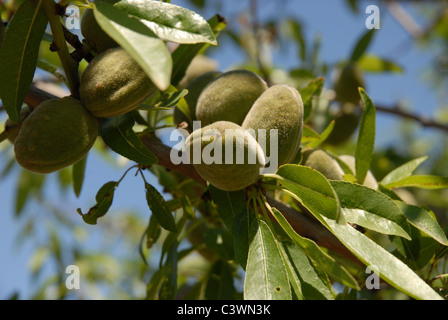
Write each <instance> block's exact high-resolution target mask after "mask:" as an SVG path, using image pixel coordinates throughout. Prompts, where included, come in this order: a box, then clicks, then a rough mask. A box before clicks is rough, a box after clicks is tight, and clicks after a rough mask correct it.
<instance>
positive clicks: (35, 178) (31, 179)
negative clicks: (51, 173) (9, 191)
mask: <svg viewBox="0 0 448 320" xmlns="http://www.w3.org/2000/svg"><path fill="white" fill-rule="evenodd" d="M45 177H46V176H45V175H41V174H36V173H33V172H31V171H28V170H22V171H21V173H20V177H19V179H18V181H17V189H16V201H15V215H16V216H18V215H19V214H20V213H21V212H22V210H23V209H24V208H25V205H26V203H27V201H28V200H29V198H30V196H31V195H32V194H39V192H40V190H41V188H42V185H43V183H44V180H45Z"/></svg>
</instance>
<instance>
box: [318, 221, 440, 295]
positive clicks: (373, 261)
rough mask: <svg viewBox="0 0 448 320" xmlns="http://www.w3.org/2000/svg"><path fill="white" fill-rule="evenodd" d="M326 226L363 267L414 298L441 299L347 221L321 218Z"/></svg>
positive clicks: (396, 259)
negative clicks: (368, 267)
mask: <svg viewBox="0 0 448 320" xmlns="http://www.w3.org/2000/svg"><path fill="white" fill-rule="evenodd" d="M321 219H322V220H321V221H322V222H323V223H324V224H326V226H327V228H328V229H329V230H330V231H331V232H332V233H333V234H334V235H335V236H336V237H337V238H338V239H339V240H340V241H341V242H342V243H343V244H344V245H345V246H346V247H347V248H348V249H349V250H350V251H351V252H352V253H353V254H354V255H355V256H356V257H357V258H358V259H359V260H361V261H362V262H363V263H364V264H365V265H366V266H371V267H372V268H373V267H374V268H375V270H376V271H377V272H378V275H379V276H380V277H381V278H382V279H383V280H385V281H386V282H388V283H389V284H390V285H392V286H393V287H395V288H397V289H398V290H400V291H402V292H404V293H406V294H408V295H409V296H411V297H413V298H415V299H421V300H441V297H440V296H439V295H438V294H437V293H436V292H435V291H434V290H433V289H432V288H431V287H430V286H429V285H428V284H427V283H426V282H425V281H424V280H422V279H421V278H420V277H419V276H418V275H417V274H416V273H414V271H412V270H411V269H410V268H409V267H408V266H407V265H406V264H405V263H403V262H402V261H400V260H399V259H398V258H396V257H395V256H393V255H392V254H391V253H389V252H388V251H387V250H385V249H384V248H383V247H381V246H379V245H378V244H377V243H375V242H374V241H372V240H371V239H369V238H368V237H367V236H365V235H363V234H362V233H360V232H359V231H357V230H355V228H353V227H352V226H350V225H348V224H338V223H336V222H335V221H334V220H331V219H327V218H325V217H323V216H322V217H321Z"/></svg>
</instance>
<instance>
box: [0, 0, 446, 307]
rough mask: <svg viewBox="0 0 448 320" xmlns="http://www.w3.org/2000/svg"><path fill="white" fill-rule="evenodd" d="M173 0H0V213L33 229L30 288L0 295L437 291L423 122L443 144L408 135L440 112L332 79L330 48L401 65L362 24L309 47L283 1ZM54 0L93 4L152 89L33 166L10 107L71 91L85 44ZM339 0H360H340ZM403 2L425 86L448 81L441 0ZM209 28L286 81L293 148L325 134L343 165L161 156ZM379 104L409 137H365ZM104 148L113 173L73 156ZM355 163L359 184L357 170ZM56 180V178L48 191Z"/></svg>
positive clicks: (367, 63)
mask: <svg viewBox="0 0 448 320" xmlns="http://www.w3.org/2000/svg"><path fill="white" fill-rule="evenodd" d="M386 2H387V1H386ZM186 4H188V8H186V7H185V8H183V7H181V6H178V5H176V4H175V2H174V1H173V3H171V2H170V1H146V2H142V1H136V0H121V1H119V2H116V3H115V4H111V3H110V2H107V1H106V2H100V1H98V2H95V3H91V2H88V1H82V0H79V1H65V0H60V1H59V2H54V1H53V0H24V1H23V0H22V1H20V0H11V1H2V2H0V12H1V19H2V22H3V23H1V24H0V28H1V29H0V31H1V33H0V36H1V38H0V40H1V42H0V44H1V48H0V97H1V100H2V108H1V111H0V112H1V116H2V119H4V120H5V122H7V121H9V125H8V130H4V131H2V133H0V137H1V139H0V141H2V142H1V144H0V147H1V159H2V160H1V170H2V171H1V177H2V180H3V181H15V184H14V183H13V184H11V185H8V186H6V185H5V184H4V183H3V182H2V185H3V186H2V188H9V189H14V190H15V191H14V194H15V199H13V201H14V210H15V212H4V213H3V214H9V215H14V218H15V219H16V220H17V221H20V222H21V223H20V226H21V230H20V232H19V233H18V234H17V239H16V240H17V242H18V244H20V245H22V246H24V245H31V246H32V247H33V254H32V256H30V258H29V268H30V275H31V277H32V279H34V282H33V284H34V285H35V287H34V290H33V292H32V293H31V294H30V295H29V296H25V297H24V296H21V293H14V292H12V293H11V298H31V299H78V298H79V299H91V298H104V299H108V298H114V299H116V298H118V299H130V298H138V299H282V300H289V299H298V300H304V299H329V300H331V299H372V300H374V299H403V298H404V299H409V298H414V299H430V300H432V299H446V298H447V297H448V276H447V275H448V266H447V248H448V240H447V232H448V228H447V220H448V219H447V216H446V214H447V209H448V201H447V198H446V197H445V196H444V195H445V194H446V192H445V190H446V188H447V187H448V171H447V169H446V165H445V164H446V161H447V160H448V152H447V148H446V138H445V137H442V138H440V139H439V140H437V139H434V138H433V139H430V141H429V143H430V144H431V145H432V144H434V145H435V144H437V145H438V146H441V147H439V148H437V150H436V151H435V152H434V151H433V150H430V151H431V152H430V154H420V153H418V152H417V153H416V152H415V150H416V149H417V147H416V145H415V141H416V140H417V139H415V138H416V137H418V136H419V134H421V130H422V126H421V125H423V126H427V127H432V128H430V129H429V130H433V131H432V132H434V131H436V130H440V129H442V132H443V131H444V132H445V134H446V132H447V131H448V130H447V129H446V126H445V125H444V123H443V122H444V119H445V120H446V117H445V118H443V117H439V118H435V119H434V120H432V121H430V120H428V119H423V118H421V117H419V116H418V115H414V114H410V113H409V112H407V111H405V110H403V109H400V108H387V107H384V106H378V107H376V106H375V97H374V96H370V95H369V91H368V88H366V87H365V86H364V85H363V82H362V80H361V81H360V82H358V83H355V84H353V83H352V82H350V81H348V80H347V81H342V83H340V84H337V85H336V84H335V83H333V82H332V80H331V76H330V75H331V74H332V72H333V71H335V70H339V69H341V68H343V67H344V66H354V67H356V69H357V70H358V71H359V72H360V77H362V76H363V75H364V74H368V73H378V74H381V73H391V72H392V73H405V72H406V66H402V65H400V64H399V63H398V62H396V61H392V60H389V59H388V58H383V57H380V56H377V55H373V54H371V53H369V44H370V43H371V41H372V39H374V37H375V33H376V31H366V32H365V34H363V35H362V36H361V37H360V38H357V37H353V47H352V48H351V50H348V52H347V57H346V59H344V60H343V61H339V62H338V63H336V64H333V63H331V64H330V63H326V62H325V61H321V59H320V57H319V53H320V42H319V41H320V40H319V38H318V37H316V38H315V39H314V40H312V41H310V40H309V37H306V36H305V26H304V25H303V24H302V22H301V21H300V20H299V18H297V17H291V18H290V19H287V20H282V21H267V22H266V21H263V22H262V21H260V20H259V19H257V10H258V9H259V8H257V1H250V3H249V4H250V6H248V8H247V12H242V13H239V15H240V17H239V18H240V19H239V21H240V22H241V24H240V25H232V24H231V23H230V19H226V17H225V16H224V15H222V14H218V13H217V14H216V15H214V16H204V17H202V16H201V15H199V14H197V13H195V12H193V10H197V12H208V11H210V9H211V8H213V6H212V4H210V3H208V2H206V1H193V0H191V1H190V2H186ZM68 5H75V6H77V7H78V8H79V9H80V12H81V14H82V12H83V11H84V10H86V9H93V13H94V17H95V20H96V22H97V23H98V25H99V26H100V27H101V28H102V29H103V30H104V31H105V32H106V33H107V34H108V35H109V36H110V37H111V38H112V39H113V40H115V41H116V42H117V43H118V45H119V46H121V47H122V48H124V49H125V50H126V51H127V52H128V53H129V54H130V55H131V56H132V57H133V58H134V59H135V60H136V61H137V62H138V63H139V65H140V66H141V67H142V69H144V71H145V72H146V73H147V75H148V77H149V78H150V79H151V80H152V82H153V83H154V84H155V86H156V87H157V90H156V91H155V92H154V93H153V94H152V95H151V96H150V97H149V98H148V99H147V100H146V101H145V102H144V103H142V104H141V106H140V107H139V109H138V110H135V111H131V112H129V113H127V114H125V115H121V116H117V117H111V118H103V119H100V120H99V137H98V139H97V141H96V143H95V145H94V148H93V149H92V151H90V152H89V155H88V156H87V157H85V158H84V159H82V160H80V161H79V162H77V163H75V164H74V165H72V166H70V167H67V168H65V169H62V170H59V171H58V172H56V173H54V174H49V175H41V174H36V173H32V172H30V171H27V170H25V169H22V168H21V167H20V166H19V165H18V164H17V163H16V161H15V158H14V152H13V145H12V144H11V143H10V142H9V141H8V140H7V138H8V137H9V135H10V133H11V132H12V130H11V128H14V123H16V122H18V121H19V117H20V112H21V110H22V109H23V108H25V107H27V108H29V109H30V110H33V109H35V108H36V107H37V106H38V105H39V104H40V103H42V102H43V101H45V100H48V99H50V98H53V97H55V96H57V95H58V92H59V91H58V90H61V89H63V90H66V92H67V93H66V95H72V96H73V97H75V98H78V97H79V83H80V75H81V74H82V72H83V71H84V69H85V68H86V67H87V65H88V64H89V63H90V61H91V60H92V59H93V57H95V55H96V53H95V52H94V51H93V50H92V48H91V47H89V45H88V44H87V43H86V42H85V41H82V36H80V34H76V32H74V31H73V30H69V29H67V28H66V24H65V22H66V19H67V17H66V16H64V13H65V10H66V8H67V6H68ZM341 5H344V6H345V8H346V10H352V11H353V14H360V13H361V14H362V13H363V12H362V8H360V6H359V4H357V2H355V1H346V2H345V4H344V3H343V2H341ZM260 6H261V3H260ZM416 6H417V5H416ZM418 8H419V9H420V10H422V11H423V12H424V13H425V16H426V17H427V22H428V23H427V25H428V27H427V29H425V30H423V31H424V32H422V33H421V34H419V35H418V36H417V37H414V38H413V39H412V40H410V41H411V45H419V44H424V45H425V47H426V48H429V49H425V50H427V51H428V53H429V54H431V57H433V59H434V65H436V66H437V67H435V68H433V69H432V71H431V81H432V83H433V84H434V88H435V91H438V90H439V89H440V88H445V89H446V87H443V84H446V82H447V77H446V57H447V56H448V43H447V37H446V35H447V33H448V7H447V5H446V3H443V2H441V3H433V4H432V6H423V5H422V6H420V7H418ZM207 9H208V10H207ZM155 12H156V13H157V14H155ZM303 14H306V13H303ZM235 23H236V21H235ZM347 36H351V35H347ZM323 41H325V39H323ZM278 44H280V45H281V46H285V45H287V44H293V45H295V46H296V47H297V52H296V53H295V54H296V55H295V56H294V57H291V59H295V61H297V62H298V64H297V66H296V67H295V68H291V69H289V70H285V69H283V68H279V67H277V66H276V65H275V64H274V63H273V62H272V61H271V60H270V59H269V58H268V57H269V56H270V55H269V52H270V51H271V50H273V48H274V47H275V46H276V45H278ZM224 45H228V46H233V47H236V48H237V49H238V50H239V51H240V52H241V53H244V54H245V58H246V59H245V61H244V63H242V64H240V65H237V66H235V68H239V69H248V70H251V71H253V72H255V73H257V74H258V75H260V76H261V77H262V78H263V79H264V80H265V81H266V82H267V83H268V84H269V85H273V84H276V83H288V84H290V85H292V86H294V87H295V88H296V89H297V90H298V91H299V92H300V94H301V96H302V100H303V102H304V108H305V119H304V127H303V137H302V145H301V148H302V150H305V149H307V148H318V149H322V150H325V151H326V152H327V153H328V154H329V155H330V156H331V158H332V159H333V160H334V161H336V162H337V163H338V164H339V165H340V166H341V168H342V170H343V179H342V180H331V179H328V178H326V177H325V176H324V175H323V174H322V173H320V172H319V171H317V170H314V169H312V168H310V167H308V166H306V165H304V162H303V161H302V160H303V159H302V158H301V157H300V156H298V157H296V159H295V160H294V162H293V163H290V164H286V165H283V166H281V167H280V168H279V169H278V170H277V172H276V173H275V174H269V175H264V176H262V177H261V179H260V180H259V181H258V182H257V183H256V184H255V185H253V186H250V187H249V188H247V189H245V190H241V191H232V192H226V191H222V190H219V189H217V188H215V187H213V186H212V185H210V184H208V183H207V182H206V181H204V180H203V179H202V178H201V177H200V176H199V175H198V174H197V173H196V172H195V170H194V168H193V167H192V166H190V165H184V164H181V165H176V164H173V163H172V162H171V161H170V151H171V148H170V146H169V145H168V144H167V143H165V142H164V141H166V140H165V139H166V135H167V133H166V132H167V131H166V130H168V129H171V130H173V129H175V128H176V126H177V124H176V123H175V120H174V118H173V112H174V110H175V109H176V108H177V109H178V110H181V111H182V112H183V113H184V114H186V115H187V114H188V108H189V106H188V102H187V101H188V99H187V97H188V94H189V92H188V90H186V89H185V87H186V83H188V81H190V80H191V79H192V78H194V77H196V76H198V75H200V74H201V73H204V72H206V71H209V70H210V63H209V64H207V63H202V65H201V63H200V61H208V62H209V61H210V60H207V59H210V58H207V55H208V53H209V52H212V50H215V52H218V51H219V50H220V48H221V46H224ZM433 48H437V50H432V49H433ZM213 68H215V69H216V67H212V69H213ZM55 88H57V89H55ZM353 90H354V92H355V99H356V100H355V101H347V99H345V98H344V94H343V93H344V92H345V93H347V92H353ZM441 90H442V91H443V89H441ZM345 97H346V96H345ZM393 104H394V102H391V105H393ZM443 111H444V110H443V109H442V108H441V110H440V112H439V113H438V114H441V115H443ZM31 112H32V111H31ZM379 112H387V113H388V114H393V115H394V116H399V117H402V121H401V124H400V125H401V127H402V134H403V136H402V141H403V145H406V148H400V149H394V148H387V147H381V146H376V145H375V137H376V135H378V134H381V132H380V133H378V132H377V130H376V129H377V128H376V127H377V126H376V122H377V115H378V113H379ZM438 114H437V115H438ZM445 114H446V111H445ZM434 117H436V115H434ZM190 120H191V119H190ZM184 124H185V123H184ZM344 154H349V155H352V156H353V157H354V160H353V161H354V164H353V166H352V167H350V165H348V164H347V163H345V162H344V161H342V157H341V156H342V155H344ZM118 156H119V159H120V161H121V162H124V163H125V165H124V166H118V170H119V172H120V174H119V175H118V176H115V177H112V178H111V177H106V176H100V175H95V176H94V177H89V176H88V175H87V174H86V173H87V172H89V165H90V164H91V163H92V161H94V160H93V159H94V158H95V157H99V159H100V161H102V162H104V164H106V163H111V162H112V163H114V164H115V165H116V164H117V160H116V159H117V158H118ZM369 175H373V177H374V180H375V183H376V184H375V185H374V186H372V185H369V186H367V180H368V179H369ZM6 179H9V180H6ZM92 183H95V185H98V188H97V189H98V190H97V193H96V195H88V201H89V203H87V204H86V203H84V202H81V201H80V200H81V197H82V196H83V190H85V189H86V184H92ZM54 184H56V186H57V189H58V191H57V192H51V193H49V191H48V190H50V188H54ZM129 184H131V185H129ZM52 186H53V187H52ZM128 187H129V188H132V190H133V193H134V196H135V197H141V198H142V199H144V201H145V203H146V204H147V207H148V210H147V211H146V212H133V211H132V210H128V209H126V208H125V209H122V208H120V207H118V206H117V207H115V206H114V205H115V204H118V203H117V202H116V201H115V202H114V199H116V198H117V197H119V193H120V191H121V189H122V188H128ZM84 193H85V191H84ZM72 194H73V195H75V196H76V197H77V199H78V200H79V202H76V206H77V208H78V209H77V210H76V209H72V208H70V206H67V205H66V204H64V203H65V201H66V200H65V199H67V198H70V196H71V195H72ZM68 265H76V266H78V267H79V269H80V270H81V288H80V289H79V290H69V289H68V288H67V287H66V282H65V281H66V277H67V274H66V273H65V270H66V269H65V268H66V267H67V266H68ZM367 268H368V269H367ZM369 270H370V271H369ZM372 271H373V272H374V273H375V274H377V275H379V276H380V278H381V281H380V282H379V283H378V284H379V285H380V288H379V289H378V288H374V289H372V287H371V285H369V284H372V281H374V280H372V279H374V278H372Z"/></svg>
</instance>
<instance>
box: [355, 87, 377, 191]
mask: <svg viewBox="0 0 448 320" xmlns="http://www.w3.org/2000/svg"><path fill="white" fill-rule="evenodd" d="M359 94H360V95H361V100H362V106H363V113H362V117H361V122H360V124H359V133H358V141H357V143H356V151H355V172H356V179H358V183H359V184H363V183H364V179H365V178H366V175H367V172H368V171H369V169H370V163H371V161H372V155H373V149H374V144H375V114H376V111H375V105H374V104H373V102H372V100H371V99H370V98H369V96H368V95H367V94H366V92H365V90H364V89H363V88H359Z"/></svg>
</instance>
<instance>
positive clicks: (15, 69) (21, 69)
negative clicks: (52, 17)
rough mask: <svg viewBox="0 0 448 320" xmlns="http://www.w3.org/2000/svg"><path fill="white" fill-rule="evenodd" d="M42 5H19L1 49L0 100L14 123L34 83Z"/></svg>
mask: <svg viewBox="0 0 448 320" xmlns="http://www.w3.org/2000/svg"><path fill="white" fill-rule="evenodd" d="M42 2H43V1H42V0H40V1H23V2H22V4H21V5H20V7H19V9H18V10H17V12H16V13H15V15H14V17H13V18H12V20H11V22H10V23H9V25H8V28H7V30H6V33H5V37H4V39H3V42H2V45H1V49H0V97H1V100H2V103H3V106H4V108H5V110H6V112H7V113H8V116H9V118H10V119H11V120H12V121H14V122H18V121H19V113H20V108H21V107H22V103H23V101H24V99H25V96H26V94H27V93H28V90H29V88H30V85H31V83H32V81H33V77H34V71H35V70H36V63H37V56H38V53H39V45H40V41H41V39H42V37H43V35H44V33H45V28H46V27H47V23H48V19H47V16H46V14H45V11H44V10H43V8H42Z"/></svg>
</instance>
